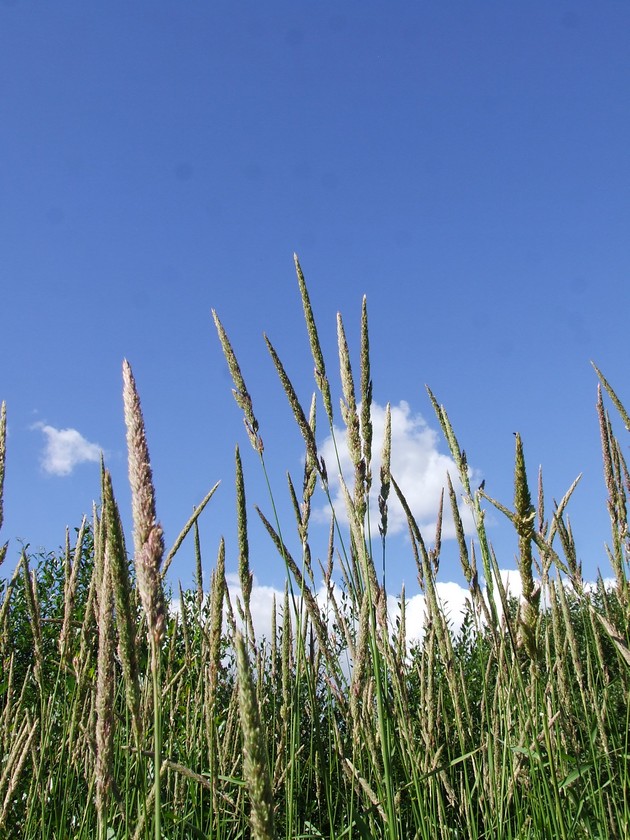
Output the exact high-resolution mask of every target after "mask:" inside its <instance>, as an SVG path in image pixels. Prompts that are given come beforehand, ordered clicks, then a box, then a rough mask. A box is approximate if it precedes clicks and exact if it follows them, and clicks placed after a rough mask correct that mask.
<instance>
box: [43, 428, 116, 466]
mask: <svg viewBox="0 0 630 840" xmlns="http://www.w3.org/2000/svg"><path fill="white" fill-rule="evenodd" d="M31 428H32V429H39V430H40V431H41V432H42V433H43V434H44V437H45V438H46V441H45V444H44V450H43V452H42V456H41V464H42V468H43V469H44V471H45V472H47V473H48V474H49V475H60V476H64V475H70V473H71V472H72V471H73V470H74V468H75V467H76V466H77V465H78V464H83V463H84V462H86V461H98V460H99V459H100V457H101V451H102V449H101V447H100V446H99V445H98V444H97V443H90V441H89V440H86V439H85V438H84V437H83V435H82V434H81V433H80V432H78V431H77V430H76V429H55V427H54V426H48V425H46V424H45V423H41V422H39V423H34V424H33V425H32V426H31Z"/></svg>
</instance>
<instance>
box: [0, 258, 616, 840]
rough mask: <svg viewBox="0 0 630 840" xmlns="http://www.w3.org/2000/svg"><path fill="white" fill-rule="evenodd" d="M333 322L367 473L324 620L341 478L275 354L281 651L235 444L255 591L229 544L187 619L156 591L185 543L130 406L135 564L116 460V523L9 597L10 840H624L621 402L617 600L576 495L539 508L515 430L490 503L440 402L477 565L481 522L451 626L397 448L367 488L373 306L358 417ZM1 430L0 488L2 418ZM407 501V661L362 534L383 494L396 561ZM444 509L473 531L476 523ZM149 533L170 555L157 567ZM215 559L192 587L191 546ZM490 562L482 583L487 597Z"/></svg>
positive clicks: (0, 755) (350, 496) (102, 516)
mask: <svg viewBox="0 0 630 840" xmlns="http://www.w3.org/2000/svg"><path fill="white" fill-rule="evenodd" d="M296 264H297V263H296ZM297 269H298V280H299V284H300V291H301V294H302V300H303V304H304V311H305V316H306V324H307V331H308V338H309V343H310V346H311V350H312V354H313V359H314V362H315V378H316V384H317V387H318V389H319V390H320V392H321V399H322V401H323V404H324V409H325V414H326V417H327V419H328V422H329V425H330V430H331V433H333V434H334V427H333V414H332V403H331V398H330V383H329V381H328V377H327V374H326V369H325V365H324V359H323V355H322V353H321V348H320V346H319V339H318V334H317V329H316V326H315V320H314V317H313V313H312V308H311V303H310V299H309V297H308V293H307V290H306V285H305V283H304V278H303V275H302V273H301V270H300V268H299V265H297ZM215 322H216V325H217V328H218V332H219V339H220V342H221V345H222V347H223V350H224V352H225V354H226V357H227V360H228V364H229V368H230V371H231V373H232V376H233V378H234V382H235V397H236V399H237V402H238V404H239V406H240V407H241V408H242V410H243V412H244V418H245V425H246V430H247V434H248V437H249V439H250V442H251V443H252V445H253V447H254V449H255V451H256V453H257V455H258V457H259V458H260V463H261V469H262V470H263V471H264V473H265V475H266V474H267V466H266V463H265V455H264V446H263V443H262V438H261V436H260V434H259V423H258V420H257V418H256V416H255V413H254V405H253V401H252V399H251V396H250V395H249V393H248V391H247V387H246V385H245V380H244V377H243V374H242V372H241V369H240V367H239V366H238V363H237V361H236V356H235V353H234V350H233V348H232V346H231V345H230V343H229V340H228V338H227V333H226V331H225V329H224V328H223V326H222V325H221V323H220V321H219V319H218V317H217V316H216V315H215ZM338 326H339V351H340V365H341V376H342V391H343V412H342V413H343V417H344V421H345V424H346V427H347V429H348V448H349V451H350V454H351V457H352V460H353V466H354V475H353V476H352V482H351V483H350V484H349V485H348V486H345V485H344V487H345V496H346V508H347V510H346V514H347V519H348V521H349V523H350V528H349V531H350V533H349V536H348V534H347V533H346V532H345V531H344V530H343V528H341V527H340V524H339V520H338V514H339V512H338V511H335V510H334V506H332V504H331V509H332V523H331V542H330V548H329V554H328V559H327V563H326V564H325V566H324V567H323V569H324V583H325V588H326V592H327V599H326V604H325V605H324V604H323V602H322V599H321V597H320V598H318V596H317V590H316V586H315V576H314V573H313V571H312V558H311V549H310V543H309V516H310V505H311V499H312V497H313V494H314V493H315V491H316V486H317V484H319V485H320V486H321V487H322V488H323V492H324V493H326V494H328V497H329V499H330V498H331V496H330V491H329V486H328V475H327V466H326V465H325V464H324V463H323V461H322V460H321V458H320V456H319V453H318V451H317V444H316V436H315V408H314V406H315V402H313V405H312V406H311V408H310V410H309V411H305V410H304V409H303V407H302V406H301V405H300V403H299V401H298V399H297V396H296V393H295V390H294V388H293V385H292V383H291V381H290V380H289V378H288V375H287V373H286V371H285V369H284V367H283V365H282V362H281V361H280V359H279V357H278V355H277V353H276V352H275V350H274V348H273V347H272V345H271V344H270V343H269V342H268V347H269V350H270V353H271V355H272V359H273V363H274V365H275V366H276V369H277V370H278V373H279V375H280V379H281V382H282V384H283V387H284V390H285V392H286V395H287V398H288V401H289V405H290V409H291V411H292V412H293V415H294V417H295V419H296V422H297V424H298V427H299V428H300V431H301V433H302V435H303V437H304V443H305V449H306V456H305V462H304V463H305V467H304V478H303V482H302V497H301V498H300V497H299V495H298V493H297V491H296V490H295V488H294V487H293V484H292V483H291V484H290V493H291V498H292V502H293V507H294V510H295V516H296V523H295V525H296V530H297V534H298V537H299V544H300V546H301V548H302V555H301V557H300V558H299V559H297V560H296V559H294V558H293V557H292V556H291V553H290V551H289V550H288V548H287V545H286V544H285V541H284V537H283V536H282V534H283V529H282V527H281V523H280V522H279V521H278V519H277V518H276V515H275V510H276V507H275V502H274V499H273V497H272V498H271V500H270V501H271V507H272V510H273V511H274V517H273V518H272V520H268V519H267V518H266V517H264V516H263V515H262V513H260V516H261V518H262V520H263V523H264V524H265V527H266V529H267V531H268V532H269V535H270V538H271V540H272V541H273V543H274V545H275V547H276V549H277V550H278V551H279V553H280V555H281V556H282V558H283V560H284V562H285V564H286V568H287V580H286V588H285V594H284V599H283V603H281V604H278V605H276V607H275V610H274V614H273V619H272V621H273V630H272V633H271V637H270V638H269V639H258V638H256V635H255V633H256V628H255V627H254V625H253V622H252V620H251V612H250V596H251V572H250V570H249V547H248V540H247V516H246V513H245V496H244V489H243V487H242V468H241V464H240V456H239V455H238V452H237V481H238V483H239V502H238V509H237V513H236V515H237V519H238V523H239V576H240V580H241V593H242V596H241V600H239V601H238V602H235V603H232V599H231V597H230V592H229V589H228V587H227V582H226V578H225V547H224V545H223V541H222V542H221V545H220V547H219V553H218V559H217V564H216V568H215V571H214V573H213V577H212V585H211V588H210V595H209V596H207V597H206V596H204V595H203V593H202V592H201V590H200V588H199V587H197V589H195V590H191V591H185V592H180V593H178V598H177V603H176V601H175V599H174V598H173V596H172V594H171V593H169V592H162V591H161V586H162V581H161V577H160V574H162V575H163V573H164V571H165V569H166V567H167V566H168V564H169V563H170V561H171V560H172V556H173V553H174V552H171V554H169V556H168V558H167V560H166V561H165V563H164V564H163V565H162V568H161V572H160V564H161V562H162V559H161V547H160V540H161V532H159V525H157V523H156V521H155V512H154V510H153V508H152V504H153V502H152V490H151V473H150V467H149V462H148V450H147V449H146V441H145V439H144V429H143V425H142V422H141V413H140V409H139V401H138V399H137V395H136V394H135V391H134V393H133V394H132V396H133V400H131V397H129V398H128V407H127V409H126V410H127V411H128V412H129V413H130V414H131V415H132V420H131V421H130V424H129V425H128V428H131V429H132V433H130V439H131V442H130V447H131V450H133V447H136V449H135V455H134V452H133V451H130V457H131V458H132V459H133V458H134V457H135V459H136V464H137V470H136V475H137V477H136V479H135V487H134V493H135V494H136V496H134V505H135V508H134V510H135V511H136V512H137V513H138V517H139V520H138V522H136V523H135V527H136V531H137V533H135V534H134V546H135V556H134V563H133V564H132V563H131V561H130V558H129V557H128V556H127V554H126V550H125V540H124V539H123V537H122V532H121V531H120V532H119V527H120V519H119V517H118V512H117V508H116V503H115V500H114V497H113V491H112V489H111V481H110V479H109V475H108V473H107V471H106V470H105V468H104V467H103V483H102V492H103V500H102V506H101V508H100V509H97V510H95V511H94V515H93V519H92V522H91V523H86V522H84V523H82V525H81V527H80V528H79V529H77V532H76V539H75V545H74V546H71V545H70V544H69V541H68V544H67V545H66V547H65V548H64V549H62V550H60V551H58V552H51V553H48V554H42V555H31V554H29V550H28V546H25V548H24V551H23V554H22V559H21V561H20V565H19V566H18V569H17V570H16V573H15V574H14V575H13V577H12V578H11V579H10V580H4V581H2V583H1V586H0V595H1V596H2V601H1V604H0V634H1V635H0V687H1V691H0V836H6V837H23V838H42V837H44V838H48V837H50V838H53V837H77V838H88V837H89V838H91V837H94V836H101V837H106V838H123V837H137V838H146V837H150V836H151V835H156V836H160V835H161V836H164V837H169V838H182V840H183V838H202V837H208V838H216V840H223V838H225V840H227V838H241V837H253V838H258V837H271V836H278V837H282V836H284V837H286V838H298V837H329V838H337V839H338V840H341V838H354V837H357V838H388V840H394V838H400V839H401V840H403V839H404V840H408V838H426V840H434V838H444V840H446V839H447V838H449V840H451V839H452V838H458V837H461V838H489V837H493V838H504V837H505V838H517V837H518V838H535V837H540V838H546V837H561V838H581V837H583V838H587V837H588V838H590V837H602V838H621V837H624V836H626V831H627V826H628V825H629V824H630V802H629V793H628V791H629V790H630V759H629V743H628V741H629V732H630V712H629V706H628V691H629V687H630V685H629V683H630V649H629V637H630V604H629V597H628V593H629V590H628V582H627V570H628V555H629V551H630V546H629V543H628V520H627V513H626V512H627V505H626V493H627V490H628V487H629V484H628V471H627V469H626V465H625V461H624V459H623V454H622V450H621V447H620V446H619V444H618V442H617V439H616V437H615V435H614V433H613V430H612V424H611V421H610V418H609V416H608V414H607V412H606V411H605V409H604V406H603V399H602V398H601V397H600V403H599V408H598V410H599V414H600V427H601V431H602V451H603V454H604V475H605V480H606V486H607V489H608V495H609V498H608V506H609V512H610V516H611V526H612V542H611V549H610V552H609V557H610V560H611V565H612V569H613V574H614V585H612V586H608V587H607V586H605V585H604V582H603V580H601V579H600V580H599V581H598V582H597V584H596V585H595V586H587V585H586V584H585V582H584V581H583V580H582V576H581V569H580V567H579V564H578V562H577V560H576V557H577V552H576V549H575V546H574V544H573V540H572V535H571V531H570V526H569V523H568V520H567V519H566V514H565V508H566V505H567V503H568V501H569V497H570V493H571V491H569V493H568V494H567V496H566V497H565V499H564V500H563V501H562V503H561V504H560V505H558V506H557V507H556V510H555V511H554V514H553V517H552V518H551V520H549V521H547V520H545V517H544V492H543V488H542V483H541V484H540V486H539V492H538V504H537V506H536V507H535V506H534V505H533V503H532V495H531V493H530V490H529V487H528V484H527V481H528V479H527V474H526V470H525V459H524V450H523V443H522V441H521V440H520V438H518V437H517V442H516V453H515V500H514V510H511V509H510V508H509V507H508V506H507V505H504V504H502V503H500V502H498V501H497V500H494V499H491V498H490V497H489V496H487V495H486V493H485V492H484V490H483V488H479V489H478V490H477V491H474V492H473V491H472V490H471V488H470V486H469V483H468V478H469V477H468V467H467V462H466V456H465V454H464V452H463V450H461V449H460V446H459V444H458V441H457V438H456V436H455V433H454V430H453V428H452V426H451V424H450V421H449V418H448V415H447V414H446V411H445V410H444V408H443V407H442V406H440V405H439V404H438V402H437V400H436V399H435V397H434V396H433V394H431V393H430V397H431V399H432V402H433V404H434V408H435V410H436V414H437V417H438V421H439V422H440V425H441V427H442V429H443V431H444V434H445V438H446V440H447V442H448V445H449V448H450V451H451V454H452V456H453V459H454V461H455V464H456V466H457V469H458V473H459V480H460V481H461V483H462V485H463V486H464V490H465V492H466V496H467V502H468V504H469V505H470V508H471V512H472V514H473V519H474V522H475V532H474V534H472V535H470V536H472V545H473V546H474V551H471V549H470V547H469V544H468V542H467V540H466V539H464V535H463V527H462V530H461V534H460V535H458V542H459V551H460V559H461V563H462V569H463V572H464V575H465V577H466V580H467V581H468V584H469V601H468V605H467V609H466V612H465V616H464V619H463V624H462V626H461V628H460V630H459V631H458V632H457V633H456V632H454V631H453V629H452V628H451V627H450V626H449V624H448V621H447V618H446V617H445V615H444V611H443V610H442V608H441V607H440V605H439V603H438V599H437V595H436V580H437V574H438V568H439V554H440V546H441V535H440V531H439V528H438V533H437V536H436V540H435V543H434V545H433V546H432V547H427V544H426V543H425V540H424V537H423V535H422V534H421V532H420V529H419V527H418V525H417V523H416V521H415V519H414V518H413V513H412V511H411V510H410V509H409V506H408V505H407V504H406V500H405V498H404V495H403V490H402V489H401V488H399V487H398V485H397V484H396V481H395V476H391V475H389V464H388V457H386V456H387V452H385V453H384V456H385V457H383V465H384V466H383V468H382V469H381V473H380V476H378V478H380V485H379V486H378V487H377V486H376V484H378V482H377V476H372V453H371V420H370V411H369V409H370V402H371V381H370V374H369V352H368V349H369V344H368V337H367V335H368V333H367V308H366V305H365V302H364V306H363V312H362V333H361V335H362V338H361V371H360V377H358V379H357V381H360V392H361V393H360V400H359V401H357V399H356V397H355V393H354V376H353V371H352V368H351V365H350V362H349V354H348V348H347V344H346V340H345V332H344V329H343V323H342V321H341V318H340V319H339V324H338ZM598 374H599V371H598ZM599 375H600V381H601V382H602V385H603V387H604V390H605V391H606V392H607V393H608V396H609V397H610V398H611V400H612V402H613V404H614V405H615V406H616V408H617V409H618V410H620V411H621V412H622V418H626V417H627V415H625V414H624V413H623V412H624V409H623V406H622V404H621V401H620V400H619V398H618V397H617V395H616V394H615V393H614V392H613V391H612V388H611V386H610V385H609V383H608V382H607V381H606V380H605V379H604V378H603V376H602V375H601V374H599ZM125 377H126V379H125V381H126V383H127V384H126V387H129V383H130V382H131V383H132V385H133V388H134V389H135V383H133V378H132V376H131V371H130V368H129V366H128V365H126V368H125ZM134 412H135V414H134ZM3 418H4V413H3ZM128 422H129V421H128ZM2 430H3V431H2V440H1V441H0V443H1V446H0V450H1V453H2V458H0V465H1V466H2V475H0V489H1V487H2V480H3V471H4V422H3V425H2ZM134 441H135V442H134ZM139 453H140V454H139ZM346 480H347V481H350V477H346ZM373 481H374V482H375V486H374V487H372V482H373ZM390 487H391V488H392V490H394V491H395V492H396V493H397V494H398V496H399V498H400V499H401V501H402V503H403V506H404V507H405V508H406V511H407V514H408V518H409V528H410V534H411V540H412V552H413V557H414V561H415V563H416V566H417V570H418V576H419V579H420V581H421V583H422V589H423V594H424V597H425V601H426V615H425V625H424V631H423V637H422V640H421V641H419V642H415V643H414V644H411V643H410V642H409V640H408V639H407V635H406V628H405V614H404V596H403V601H402V604H401V612H400V615H399V617H398V618H397V619H396V621H395V623H394V624H392V621H391V617H390V616H388V614H387V607H386V604H387V593H386V592H385V589H384V586H383V585H382V584H380V583H379V582H378V574H377V572H376V565H375V564H376V558H377V556H378V560H379V562H380V560H381V554H380V553H379V551H377V550H376V548H373V545H372V538H371V536H370V528H369V523H368V517H369V510H370V506H369V497H370V494H375V495H376V494H377V493H378V499H379V511H380V514H381V535H382V546H380V545H379V549H380V550H383V551H384V550H385V544H386V534H387V499H388V495H389V491H390ZM143 494H144V495H143ZM211 494H212V491H211V493H210V494H208V497H206V500H204V503H203V506H205V504H206V502H207V501H208V499H209V498H210V495H211ZM451 499H452V500H453V499H454V494H451ZM452 503H453V516H454V518H455V521H456V526H457V523H458V522H459V523H460V524H461V518H459V511H458V508H457V503H456V502H452ZM484 504H490V505H493V506H495V507H496V508H498V509H499V510H501V511H502V512H503V513H504V514H505V515H506V516H507V517H508V519H509V520H510V521H511V522H512V524H513V526H514V528H515V531H516V533H517V535H518V539H519V552H520V553H519V573H520V575H521V578H522V581H523V584H524V586H523V592H524V596H523V598H522V600H521V601H520V602H519V601H516V600H514V599H510V598H509V597H508V595H507V593H506V592H505V590H504V589H503V586H502V584H501V579H500V576H499V575H498V563H497V559H496V557H495V555H494V552H493V549H492V546H491V545H490V543H489V542H488V539H487V535H486V532H485V528H484V514H485V510H484V507H483V505H484ZM143 505H144V507H143ZM203 506H200V508H199V509H198V511H197V512H196V514H195V517H193V518H192V520H191V521H190V522H189V523H187V525H186V527H185V529H184V531H183V533H182V539H183V537H184V536H185V534H186V533H187V532H188V531H189V530H191V529H194V530H195V534H196V536H198V534H197V532H196V516H198V515H199V513H200V512H201V509H202V507H203ZM0 511H1V507H0ZM143 511H144V513H143ZM134 515H135V514H134ZM143 516H144V517H145V518H144V522H142V521H141V520H142V517H143ZM0 524H1V518H0ZM152 538H154V548H155V553H154V554H153V555H150V556H149V554H147V551H148V549H147V546H150V541H151V539H152ZM180 543H181V540H178V541H177V543H176V547H178V546H179V544H180ZM143 552H144V553H143ZM197 557H198V580H199V581H200V579H201V574H200V569H201V565H200V564H201V560H200V550H199V547H198V544H197ZM477 557H480V559H481V562H482V570H483V575H484V577H485V579H486V582H487V584H489V585H488V586H487V588H486V589H485V590H482V588H481V586H480V584H479V574H478V570H477V559H476V558H477ZM143 558H144V559H143ZM138 563H144V566H138ZM149 563H151V564H152V565H148V564H149ZM138 571H140V572H141V573H142V575H143V577H139V575H138ZM138 581H139V583H138ZM335 581H336V582H337V583H336V584H335ZM141 587H145V589H144V590H143V591H142V592H140V591H139V588H141ZM163 604H164V607H165V609H163V606H162V605H163ZM237 654H238V656H237ZM244 755H245V759H244V757H243V756H244Z"/></svg>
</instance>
